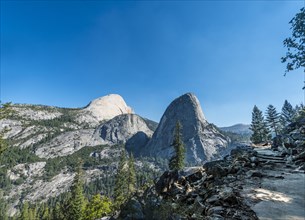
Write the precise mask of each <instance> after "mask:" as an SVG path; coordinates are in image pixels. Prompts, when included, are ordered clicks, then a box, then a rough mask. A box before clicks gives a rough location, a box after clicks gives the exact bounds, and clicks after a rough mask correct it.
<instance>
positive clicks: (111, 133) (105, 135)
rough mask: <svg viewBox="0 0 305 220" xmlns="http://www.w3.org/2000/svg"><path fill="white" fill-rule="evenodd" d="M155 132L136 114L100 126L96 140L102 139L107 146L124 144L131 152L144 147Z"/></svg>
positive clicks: (96, 133) (120, 116) (121, 116)
mask: <svg viewBox="0 0 305 220" xmlns="http://www.w3.org/2000/svg"><path fill="white" fill-rule="evenodd" d="M152 134H153V131H152V130H150V128H149V127H148V126H147V123H146V122H145V120H144V119H143V118H141V117H140V116H138V115H135V114H124V115H119V116H116V117H114V118H113V119H111V120H109V121H108V122H106V123H104V124H102V125H100V126H99V127H98V128H97V129H96V131H95V138H96V139H98V138H101V139H102V142H103V143H105V144H109V145H113V144H124V143H126V147H127V149H128V148H129V150H131V149H130V148H132V149H135V148H140V149H141V147H143V146H144V145H145V144H147V142H148V140H149V138H151V136H152Z"/></svg>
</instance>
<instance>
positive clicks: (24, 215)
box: [19, 201, 30, 220]
mask: <svg viewBox="0 0 305 220" xmlns="http://www.w3.org/2000/svg"><path fill="white" fill-rule="evenodd" d="M29 209H30V207H29V203H28V202H27V201H25V202H24V203H23V205H22V209H21V213H20V218H19V219H20V220H30V213H29Z"/></svg>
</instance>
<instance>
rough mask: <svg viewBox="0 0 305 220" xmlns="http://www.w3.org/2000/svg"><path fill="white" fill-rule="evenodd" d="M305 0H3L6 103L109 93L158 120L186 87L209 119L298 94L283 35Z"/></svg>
mask: <svg viewBox="0 0 305 220" xmlns="http://www.w3.org/2000/svg"><path fill="white" fill-rule="evenodd" d="M303 6H304V1H301V0H300V1H270V2H269V1H250V2H249V1H247V2H241V1H216V2H212V1H191V2H186V1H166V2H160V1H158V2H154V1H143V2H138V1H127V2H124V1H122V2H115V1H113V2H111V1H107V2H102V1H101V2H99V1H89V2H84V1H54V2H52V1H26V2H23V1H6V0H4V1H1V69H0V70H1V94H0V99H1V101H3V102H10V101H11V102H13V103H29V104H44V105H54V106H60V107H83V106H85V105H86V104H88V102H89V101H91V100H93V99H95V98H97V97H100V96H104V95H107V94H110V93H115V94H120V95H121V96H122V97H123V98H124V99H125V101H126V103H127V104H128V105H129V106H131V107H132V108H133V109H134V110H135V112H136V113H137V114H139V115H141V116H143V117H146V118H149V119H152V120H155V121H159V119H160V117H161V116H162V114H163V112H164V111H165V109H166V107H167V106H168V105H169V103H170V102H171V101H172V100H173V99H175V98H176V97H178V96H180V95H182V94H184V93H186V92H193V93H194V94H195V95H196V96H197V97H198V99H199V100H200V103H201V106H202V109H203V112H204V114H205V116H206V118H207V120H208V121H209V122H211V123H214V124H216V125H218V126H229V125H233V124H236V123H246V124H249V123H250V121H251V111H252V108H253V106H254V105H255V104H256V105H257V106H258V107H259V108H260V109H261V110H263V111H264V110H265V109H266V107H267V105H268V104H273V105H274V106H276V107H277V110H278V111H280V109H281V107H282V104H283V103H284V100H285V99H287V100H288V101H289V102H290V103H291V104H292V105H296V104H300V103H301V102H303V100H304V93H303V91H302V87H303V74H302V72H301V70H298V71H293V72H290V73H288V74H287V76H286V77H283V75H284V71H285V64H282V63H281V62H280V58H281V57H282V56H283V55H284V54H285V52H286V48H284V47H283V43H282V42H283V40H284V39H285V38H286V37H288V36H290V35H291V32H290V26H289V24H288V23H289V21H290V20H291V18H292V17H293V16H294V15H295V14H296V13H297V12H298V11H299V10H300V8H301V7H303Z"/></svg>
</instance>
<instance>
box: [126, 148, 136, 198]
mask: <svg viewBox="0 0 305 220" xmlns="http://www.w3.org/2000/svg"><path fill="white" fill-rule="evenodd" d="M136 182H137V178H136V171H135V164H134V157H133V155H132V154H131V155H130V157H129V160H128V195H129V196H131V195H132V194H133V193H134V192H135V191H136Z"/></svg>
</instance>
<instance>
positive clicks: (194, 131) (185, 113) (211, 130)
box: [142, 93, 230, 164]
mask: <svg viewBox="0 0 305 220" xmlns="http://www.w3.org/2000/svg"><path fill="white" fill-rule="evenodd" d="M177 121H180V123H181V124H182V135H183V141H184V144H185V148H186V162H187V163H190V164H199V163H201V162H203V161H209V160H211V159H213V158H214V157H215V156H216V155H217V154H218V152H219V150H220V149H221V148H226V147H227V146H228V144H229V142H230V140H229V138H227V137H225V136H224V135H222V134H221V133H220V132H219V131H218V130H217V128H216V127H215V126H213V125H211V124H209V123H208V122H207V120H206V119H205V117H204V115H203V112H202V110H201V107H200V103H199V101H198V99H197V98H196V96H195V95H193V94H191V93H187V94H185V95H182V96H180V97H179V98H177V99H175V100H174V101H173V102H172V103H171V104H170V105H169V106H168V107H167V109H166V111H165V113H164V114H163V116H162V118H161V121H160V123H159V125H158V128H157V130H156V132H155V133H154V135H153V137H152V139H151V140H150V141H149V143H148V144H147V146H146V147H145V150H144V151H142V154H143V155H150V156H155V157H162V158H170V157H171V155H172V152H173V149H172V147H171V143H172V141H173V133H174V129H175V126H176V123H177Z"/></svg>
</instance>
